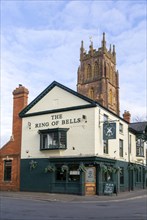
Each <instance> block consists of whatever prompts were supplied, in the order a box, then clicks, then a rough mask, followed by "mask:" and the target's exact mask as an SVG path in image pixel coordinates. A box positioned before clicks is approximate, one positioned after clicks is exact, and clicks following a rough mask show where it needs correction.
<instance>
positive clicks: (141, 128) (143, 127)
mask: <svg viewBox="0 0 147 220" xmlns="http://www.w3.org/2000/svg"><path fill="white" fill-rule="evenodd" d="M129 128H130V129H132V130H134V131H135V132H137V133H138V132H139V133H143V132H145V133H146V132H147V121H143V122H134V123H130V124H129Z"/></svg>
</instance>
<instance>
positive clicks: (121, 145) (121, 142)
mask: <svg viewBox="0 0 147 220" xmlns="http://www.w3.org/2000/svg"><path fill="white" fill-rule="evenodd" d="M119 156H120V157H123V140H121V139H120V140H119Z"/></svg>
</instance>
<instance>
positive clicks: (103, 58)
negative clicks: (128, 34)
mask: <svg viewBox="0 0 147 220" xmlns="http://www.w3.org/2000/svg"><path fill="white" fill-rule="evenodd" d="M77 91H78V92H79V93H81V94H82V95H85V96H87V97H89V98H91V99H93V100H95V101H97V102H99V103H100V104H101V105H103V106H104V107H106V108H108V109H109V110H111V111H112V112H114V113H116V114H117V115H119V114H120V109H119V74H118V71H117V70H116V52H115V46H114V45H113V48H111V45H110V48H109V50H107V48H106V40H105V33H103V39H102V43H101V47H100V48H98V50H96V49H94V48H93V42H92V41H91V45H90V46H89V51H88V53H86V51H85V49H84V45H83V41H82V42H81V48H80V66H79V68H78V78H77Z"/></svg>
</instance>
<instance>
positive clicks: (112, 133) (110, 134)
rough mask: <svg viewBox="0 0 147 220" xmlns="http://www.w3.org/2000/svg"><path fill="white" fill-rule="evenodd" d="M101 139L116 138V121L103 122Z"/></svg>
mask: <svg viewBox="0 0 147 220" xmlns="http://www.w3.org/2000/svg"><path fill="white" fill-rule="evenodd" d="M103 139H104V140H108V139H116V123H108V122H105V123H104V124H103Z"/></svg>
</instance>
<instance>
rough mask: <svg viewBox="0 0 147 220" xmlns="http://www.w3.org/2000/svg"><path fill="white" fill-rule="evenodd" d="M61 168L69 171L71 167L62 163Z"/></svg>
mask: <svg viewBox="0 0 147 220" xmlns="http://www.w3.org/2000/svg"><path fill="white" fill-rule="evenodd" d="M61 170H62V172H64V171H66V172H68V170H69V167H68V166H67V165H62V167H61Z"/></svg>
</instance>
